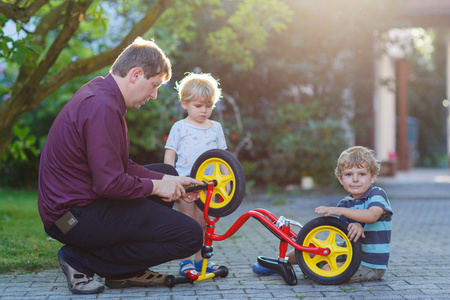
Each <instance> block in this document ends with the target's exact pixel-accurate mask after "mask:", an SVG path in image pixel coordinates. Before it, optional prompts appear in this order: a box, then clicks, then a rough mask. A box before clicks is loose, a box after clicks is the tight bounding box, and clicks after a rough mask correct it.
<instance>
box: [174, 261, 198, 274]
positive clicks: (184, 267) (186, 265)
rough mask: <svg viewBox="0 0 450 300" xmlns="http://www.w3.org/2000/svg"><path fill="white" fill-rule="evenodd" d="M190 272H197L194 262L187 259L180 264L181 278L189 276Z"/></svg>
mask: <svg viewBox="0 0 450 300" xmlns="http://www.w3.org/2000/svg"><path fill="white" fill-rule="evenodd" d="M189 270H195V267H194V264H193V263H192V260H190V259H186V260H185V261H182V262H181V263H180V270H179V271H178V272H179V273H180V275H181V276H187V273H188V272H189Z"/></svg>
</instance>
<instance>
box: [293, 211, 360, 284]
mask: <svg viewBox="0 0 450 300" xmlns="http://www.w3.org/2000/svg"><path fill="white" fill-rule="evenodd" d="M347 227H348V223H347V222H345V221H343V220H341V219H338V218H335V217H319V218H316V219H313V220H311V221H309V222H308V223H306V225H305V226H304V227H303V228H302V229H301V230H300V232H299V233H298V235H297V240H296V242H297V243H298V244H299V245H303V246H309V247H320V248H326V249H329V251H330V254H329V255H328V256H321V255H314V254H310V253H308V252H303V251H299V250H297V249H296V250H295V257H296V258H297V263H298V265H299V267H300V269H301V270H302V272H303V274H304V275H305V276H307V277H309V278H311V279H312V280H314V281H316V282H318V283H320V284H339V283H343V282H345V281H347V280H349V279H350V277H352V276H353V274H355V272H356V270H357V269H358V267H359V265H360V263H361V255H362V250H361V243H360V242H359V241H358V242H356V243H355V242H351V241H350V240H349V238H348V237H347V233H348V231H347Z"/></svg>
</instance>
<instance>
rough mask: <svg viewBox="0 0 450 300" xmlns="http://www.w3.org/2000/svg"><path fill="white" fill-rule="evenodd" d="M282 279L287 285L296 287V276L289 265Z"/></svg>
mask: <svg viewBox="0 0 450 300" xmlns="http://www.w3.org/2000/svg"><path fill="white" fill-rule="evenodd" d="M283 279H284V281H286V283H287V284H289V285H292V286H294V285H297V275H296V274H295V271H294V268H293V267H292V265H291V264H289V266H288V268H287V269H286V274H283Z"/></svg>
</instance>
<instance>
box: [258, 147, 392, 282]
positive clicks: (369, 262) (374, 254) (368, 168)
mask: <svg viewBox="0 0 450 300" xmlns="http://www.w3.org/2000/svg"><path fill="white" fill-rule="evenodd" d="M379 170H380V161H379V160H378V159H377V158H376V157H375V155H374V151H373V150H370V149H368V148H366V147H361V146H355V147H351V148H349V149H347V150H345V151H344V152H342V153H341V155H340V156H339V159H338V163H337V167H336V169H335V174H336V176H337V178H338V180H339V182H340V183H341V184H342V186H343V187H344V189H345V190H346V191H347V192H349V193H350V194H349V195H348V196H347V197H345V198H344V199H342V200H341V201H339V203H338V205H337V207H326V206H319V207H317V208H316V209H315V212H316V213H317V214H325V216H331V215H333V216H338V217H339V218H340V219H342V220H345V221H347V222H348V223H349V225H348V237H349V239H350V240H351V241H354V242H356V241H358V240H359V238H361V244H362V259H361V265H360V267H359V268H358V270H357V271H356V273H355V274H354V275H353V276H352V278H350V280H349V282H362V281H372V280H379V279H381V278H382V277H383V275H384V273H385V272H386V269H387V268H388V261H389V253H390V246H389V244H390V241H391V224H392V223H391V219H392V214H393V212H392V208H391V205H390V203H389V199H388V197H387V195H386V193H385V191H384V190H383V189H381V188H379V187H376V186H374V185H372V184H373V183H374V181H375V179H376V178H377V176H378V172H379ZM286 255H287V257H288V258H289V262H290V263H291V264H296V263H297V261H296V258H295V250H291V251H289V252H288V253H287V254H286ZM326 268H329V266H328V265H325V266H324V267H323V269H326ZM253 271H254V272H255V273H256V274H259V275H270V274H273V273H275V272H274V271H272V270H270V269H267V268H265V267H262V266H261V265H259V264H258V263H255V264H254V265H253Z"/></svg>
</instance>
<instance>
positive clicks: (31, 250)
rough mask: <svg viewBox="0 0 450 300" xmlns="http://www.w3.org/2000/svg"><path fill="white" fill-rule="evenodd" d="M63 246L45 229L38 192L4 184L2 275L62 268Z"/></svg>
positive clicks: (1, 190)
mask: <svg viewBox="0 0 450 300" xmlns="http://www.w3.org/2000/svg"><path fill="white" fill-rule="evenodd" d="M61 246H62V245H61V243H59V242H57V241H54V240H51V239H49V236H47V234H46V233H45V231H44V226H43V224H42V221H41V219H40V217H39V212H38V209H37V191H34V190H13V189H7V188H1V187H0V274H4V273H24V272H38V271H40V270H44V269H55V268H58V267H59V264H58V262H57V256H56V253H57V252H58V250H59V248H60V247H61Z"/></svg>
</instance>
